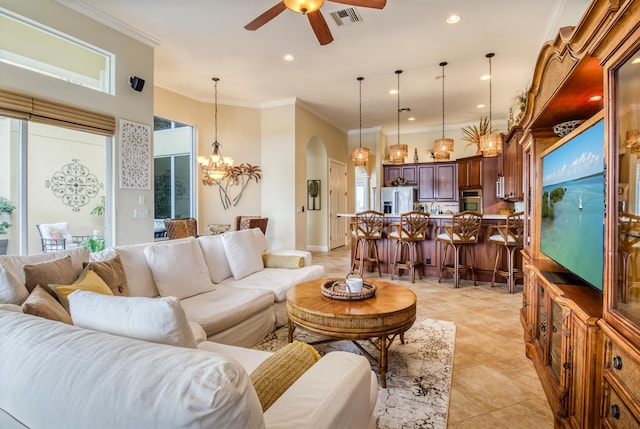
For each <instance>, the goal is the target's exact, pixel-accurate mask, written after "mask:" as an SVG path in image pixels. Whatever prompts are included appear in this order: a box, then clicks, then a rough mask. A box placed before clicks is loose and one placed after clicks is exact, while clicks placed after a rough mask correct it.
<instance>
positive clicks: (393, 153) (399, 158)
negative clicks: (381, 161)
mask: <svg viewBox="0 0 640 429" xmlns="http://www.w3.org/2000/svg"><path fill="white" fill-rule="evenodd" d="M401 73H402V70H396V75H397V76H398V141H397V143H396V144H394V145H391V146H389V161H390V162H391V163H392V164H404V158H405V157H406V156H407V155H408V154H409V147H408V146H407V145H406V144H400V112H401V111H402V109H400V74H401Z"/></svg>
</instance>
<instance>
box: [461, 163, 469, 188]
mask: <svg viewBox="0 0 640 429" xmlns="http://www.w3.org/2000/svg"><path fill="white" fill-rule="evenodd" d="M458 186H459V187H460V189H466V188H468V187H469V161H468V160H464V161H458Z"/></svg>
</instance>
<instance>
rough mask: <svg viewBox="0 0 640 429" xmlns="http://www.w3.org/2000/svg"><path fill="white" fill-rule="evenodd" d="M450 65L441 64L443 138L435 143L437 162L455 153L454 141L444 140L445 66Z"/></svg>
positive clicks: (434, 152)
mask: <svg viewBox="0 0 640 429" xmlns="http://www.w3.org/2000/svg"><path fill="white" fill-rule="evenodd" d="M447 64H448V63H447V62H446V61H443V62H441V63H440V67H442V76H440V78H441V79H442V138H441V139H437V140H435V141H434V142H433V154H434V158H435V159H436V160H441V159H442V160H445V159H449V158H450V154H451V152H453V139H445V138H444V66H446V65H447Z"/></svg>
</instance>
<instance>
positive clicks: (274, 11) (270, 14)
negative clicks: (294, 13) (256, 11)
mask: <svg viewBox="0 0 640 429" xmlns="http://www.w3.org/2000/svg"><path fill="white" fill-rule="evenodd" d="M286 8H287V7H286V6H285V5H284V2H283V1H281V2H280V3H278V4H277V5H275V6H274V7H272V8H271V9H269V10H268V11H266V12H265V13H263V14H262V15H260V16H259V17H257V18H256V19H254V20H253V21H251V22H250V23H248V24H247V25H245V26H244V28H246V29H247V30H251V31H254V30H257V29H258V28H260V27H262V26H263V25H265V24H266V23H267V22H269V21H271V20H272V19H273V18H275V17H276V16H278V15H280V14H281V13H282V12H284V10H285V9H286Z"/></svg>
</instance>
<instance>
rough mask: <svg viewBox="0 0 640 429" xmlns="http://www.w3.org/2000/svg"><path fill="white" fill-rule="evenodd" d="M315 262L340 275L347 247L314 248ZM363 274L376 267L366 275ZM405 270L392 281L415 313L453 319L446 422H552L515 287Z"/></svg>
mask: <svg viewBox="0 0 640 429" xmlns="http://www.w3.org/2000/svg"><path fill="white" fill-rule="evenodd" d="M313 261H314V263H317V264H321V265H324V266H325V269H326V275H327V276H328V277H329V276H336V277H342V276H344V275H346V273H348V272H349V266H350V261H349V248H347V247H342V248H339V249H336V250H333V251H331V252H313ZM369 276H376V277H377V274H371V273H367V274H365V277H369ZM408 277H409V276H408V273H406V274H404V275H403V276H401V277H400V278H398V276H397V275H396V276H395V279H394V282H397V283H399V284H402V285H404V286H408V287H410V288H411V289H412V290H413V291H414V292H415V293H416V295H417V296H418V316H422V317H429V318H432V319H442V320H450V321H453V322H455V323H456V326H457V330H456V349H455V359H454V365H453V380H452V389H451V398H450V402H449V420H448V426H447V427H448V428H449V429H461V428H472V429H484V428H487V429H505V428H513V429H516V428H517V429H528V428H531V429H545V428H553V415H552V413H551V409H550V407H549V405H548V402H547V399H546V396H545V395H544V392H543V390H542V386H541V385H540V381H539V380H538V377H537V375H536V372H535V369H534V368H533V363H532V362H531V361H530V360H529V359H527V358H526V356H525V355H524V342H523V331H522V325H521V324H520V317H519V310H520V307H521V305H522V294H521V293H520V292H521V290H522V289H521V287H518V288H517V289H516V293H514V294H511V295H510V294H508V293H507V292H506V285H505V284H498V285H497V286H496V287H494V288H491V287H490V285H489V284H488V283H478V286H473V283H472V282H470V281H465V280H463V281H462V282H461V285H460V288H459V289H454V288H453V287H452V283H451V279H443V281H442V283H440V284H439V283H438V281H437V279H435V278H425V279H423V280H419V279H418V278H416V282H415V283H413V284H412V283H411V282H409V281H408ZM383 278H387V279H388V278H389V275H388V274H386V275H385V274H383Z"/></svg>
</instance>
